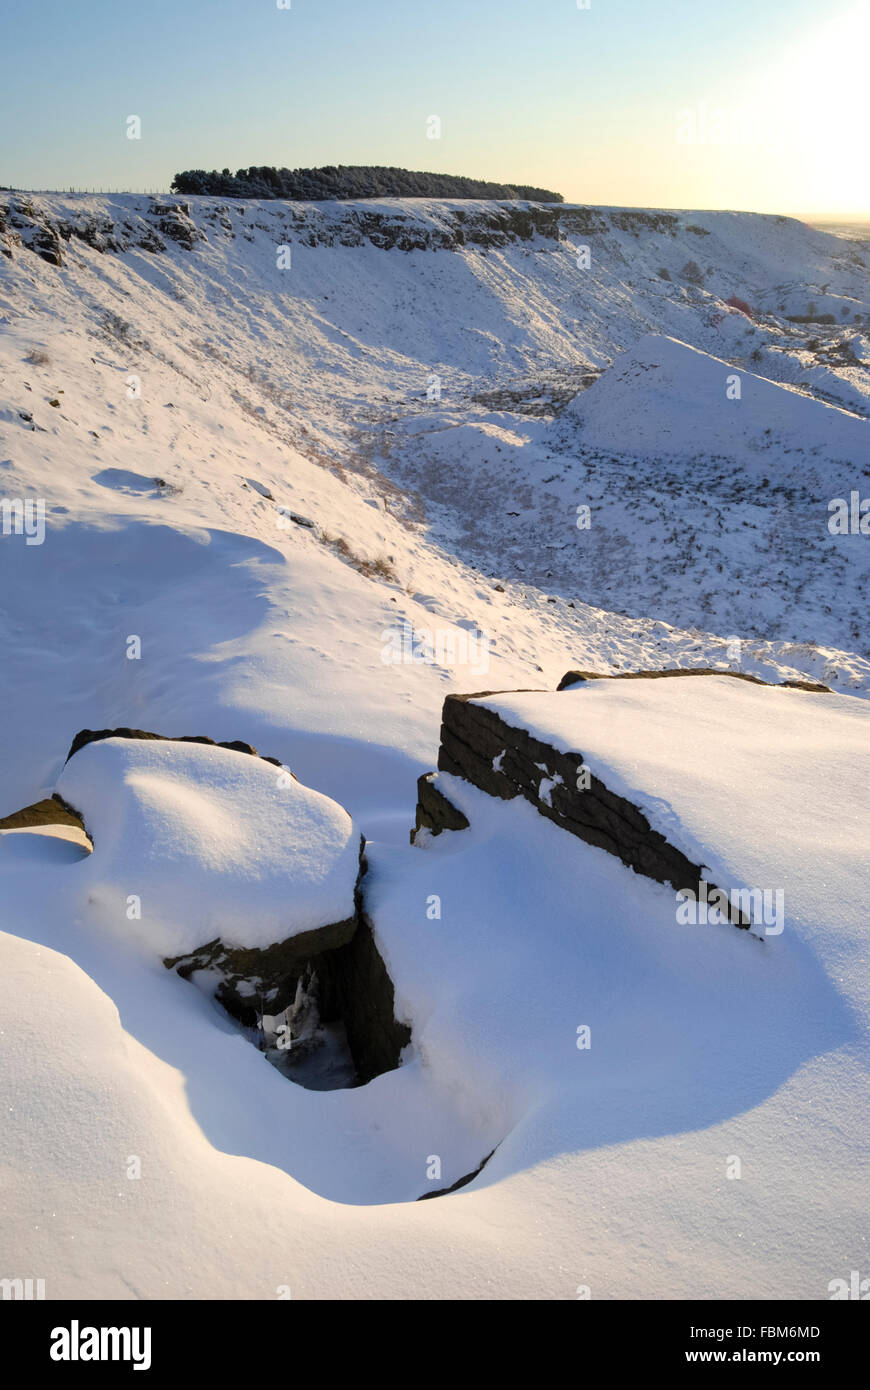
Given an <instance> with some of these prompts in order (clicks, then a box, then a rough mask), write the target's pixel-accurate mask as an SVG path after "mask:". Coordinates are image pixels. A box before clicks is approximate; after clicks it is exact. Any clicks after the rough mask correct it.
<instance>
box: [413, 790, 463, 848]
mask: <svg viewBox="0 0 870 1390" xmlns="http://www.w3.org/2000/svg"><path fill="white" fill-rule="evenodd" d="M434 776H435V773H434V772H424V773H423V776H422V777H418V778H417V824H416V825H415V826H414V829H413V830H412V831H411V844H413V843H414V840H415V838H416V835H417V831H418V830H423V829H426V830H430V831H431V832H432V834H433V835H440V834H441V831H442V830H467V829H468V825H469V822H468V820H467V818H466V817H465V816H464V815H463V814H462V812H461V811H460V810H459V809H458V808H457V807H456V806H454V805H453V802H452V801H448V799H447V797H446V796H445V795H444V793H443V792H442V791H441V789H440V788H439V787H437V786H436V785H435V783H434V782H433V781H432V778H433V777H434Z"/></svg>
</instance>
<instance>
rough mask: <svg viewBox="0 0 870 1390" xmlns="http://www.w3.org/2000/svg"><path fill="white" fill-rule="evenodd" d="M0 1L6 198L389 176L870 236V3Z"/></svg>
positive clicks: (0, 143) (1, 161) (0, 153)
mask: <svg viewBox="0 0 870 1390" xmlns="http://www.w3.org/2000/svg"><path fill="white" fill-rule="evenodd" d="M580 3H582V4H584V5H585V4H587V0H580ZM2 4H3V10H4V12H3V14H2V33H3V50H4V58H5V62H4V77H3V83H2V84H0V132H2V134H0V184H4V185H10V186H13V187H19V188H35V189H67V188H71V187H72V188H88V189H92V188H96V189H98V190H99V189H107V190H108V189H119V190H130V191H138V190H149V191H150V190H152V189H154V190H167V189H168V188H169V184H170V181H171V178H172V175H173V174H174V173H175V172H177V171H179V170H181V169H191V168H205V169H213V168H219V169H220V168H223V167H225V166H228V167H230V168H231V169H232V170H235V169H236V168H238V167H240V166H243V165H249V164H274V165H277V166H279V167H281V166H286V167H288V168H297V167H304V166H316V165H322V164H387V165H399V166H402V167H405V168H410V169H425V170H432V171H436V172H444V173H454V174H464V175H468V176H470V177H473V178H486V179H492V180H497V181H499V182H505V183H523V184H533V185H535V186H538V187H544V188H551V189H554V190H556V191H558V192H560V193H562V194H563V195H564V197H565V198H566V200H567V201H569V202H580V203H595V204H617V205H622V206H631V207H677V208H698V209H702V208H732V209H739V210H749V211H757V212H780V213H786V214H791V215H798V216H801V215H814V216H817V217H824V216H830V217H832V218H841V217H844V218H849V217H852V218H855V219H856V220H868V219H870V176H868V168H870V160H868V158H867V147H868V131H867V121H866V85H867V55H868V53H870V6H868V5H867V4H866V3H861V4H859V5H856V4H855V3H854V0H824V3H822V0H729V3H727V4H724V3H719V2H718V0H665V2H664V3H661V4H658V5H654V4H651V3H649V0H588V8H580V4H578V0H139V3H138V4H126V3H123V0H122V2H121V3H119V0H84V4H81V5H71V4H69V3H68V0H40V3H39V4H38V5H36V4H29V5H26V4H21V2H20V0H2ZM131 116H138V117H139V121H140V123H141V135H140V138H138V139H130V138H128V130H135V126H131V125H130V124H129V122H128V118H129V117H131ZM433 117H437V120H438V123H440V124H437V123H436V122H434V121H433V120H432V118H433ZM433 137H435V138H433Z"/></svg>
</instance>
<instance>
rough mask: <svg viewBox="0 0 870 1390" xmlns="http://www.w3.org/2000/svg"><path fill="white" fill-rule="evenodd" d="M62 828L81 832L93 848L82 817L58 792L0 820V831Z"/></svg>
mask: <svg viewBox="0 0 870 1390" xmlns="http://www.w3.org/2000/svg"><path fill="white" fill-rule="evenodd" d="M61 826H62V827H64V828H65V829H68V830H71V831H80V832H81V835H82V836H84V838H85V840H86V841H87V842H88V844H90V845H91V847H93V841H92V840H91V837H90V835H89V834H88V832H87V829H86V828H85V823H84V821H83V820H82V817H81V816H80V815H79V813H78V811H76V810H75V809H74V808H73V807H72V806H70V805H69V804H68V803H67V802H66V801H64V799H63V797H62V796H58V794H57V792H55V793H54V794H53V795H52V796H49V797H46V798H45V799H44V800H43V801H35V802H34V803H33V805H32V806H25V807H23V809H22V810H20V811H13V813H12V815H10V816H3V817H2V819H0V830H45V829H50V828H55V827H61Z"/></svg>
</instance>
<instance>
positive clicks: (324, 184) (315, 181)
mask: <svg viewBox="0 0 870 1390" xmlns="http://www.w3.org/2000/svg"><path fill="white" fill-rule="evenodd" d="M172 191H173V193H192V194H208V195H209V196H211V197H219V198H290V199H294V200H296V201H299V202H318V201H322V200H325V199H332V198H346V199H356V198H495V199H502V200H506V199H509V200H514V199H525V200H528V201H529V202H534V203H561V202H564V199H563V198H562V195H561V193H551V192H549V190H548V189H546V188H529V187H526V186H525V185H521V184H517V185H516V186H513V185H509V184H503V183H486V182H485V181H484V180H482V179H465V178H460V177H458V176H457V175H454V174H423V173H413V172H412V171H411V170H409V169H387V168H383V167H379V166H375V165H371V166H370V165H347V164H338V165H335V164H330V165H327V166H326V167H325V168H323V169H275V168H272V167H270V166H269V165H266V164H262V165H256V164H252V165H251V167H250V168H249V169H237V170H236V172H235V174H233V173H232V172H231V171H230V170H229V169H221V170H220V171H218V170H217V169H212V170H211V171H210V172H208V171H206V170H205V169H186V170H184V172H182V173H180V174H176V175H175V177H174V179H173V180H172Z"/></svg>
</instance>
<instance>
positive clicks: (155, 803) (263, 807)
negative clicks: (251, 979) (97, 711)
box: [58, 738, 360, 958]
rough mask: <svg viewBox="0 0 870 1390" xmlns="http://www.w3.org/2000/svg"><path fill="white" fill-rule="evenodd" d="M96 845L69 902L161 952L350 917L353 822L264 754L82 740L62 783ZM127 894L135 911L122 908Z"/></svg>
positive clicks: (251, 940) (277, 937)
mask: <svg viewBox="0 0 870 1390" xmlns="http://www.w3.org/2000/svg"><path fill="white" fill-rule="evenodd" d="M58 790H59V791H60V793H61V795H62V796H63V798H64V800H65V801H67V802H69V803H70V805H72V806H74V807H75V809H76V810H77V811H78V812H79V813H80V815H81V816H82V818H83V820H84V822H85V825H86V826H87V829H88V832H89V833H90V835H91V837H92V838H93V841H94V852H93V854H92V855H91V856H90V859H89V861H88V863H87V864H86V865H82V868H81V871H80V873H79V874H78V876H77V882H76V893H75V894H74V895H73V905H74V910H76V908H75V905H76V904H77V905H78V907H77V910H78V911H80V912H85V911H86V910H87V911H88V912H90V913H94V915H95V916H97V917H98V918H99V920H100V921H101V922H102V923H103V924H104V925H105V926H106V928H107V929H109V930H114V931H116V932H121V933H122V934H131V935H132V934H135V935H137V936H139V937H140V938H141V940H142V942H143V944H145V945H146V946H147V947H148V949H149V950H151V951H153V952H156V953H157V954H158V956H159V957H160V958H163V957H165V956H180V955H186V954H187V953H188V952H190V951H193V950H195V949H196V948H197V947H198V946H203V945H205V944H206V943H207V942H209V941H213V940H214V939H215V937H218V936H219V937H220V938H221V940H222V941H223V942H224V944H225V945H227V946H246V947H265V946H270V945H273V944H274V943H275V942H278V941H285V940H287V939H288V938H289V937H292V936H297V935H298V934H299V933H300V932H304V931H313V930H315V929H316V928H318V927H325V926H329V925H330V924H332V923H335V922H343V921H346V920H347V918H349V917H352V916H353V915H354V888H355V885H356V880H357V875H358V872H359V843H360V835H359V831H358V830H357V829H356V828H355V827H354V824H353V822H352V820H351V818H350V816H349V815H348V814H347V812H346V811H344V810H343V809H342V807H340V806H338V805H336V803H335V802H334V801H330V799H329V798H328V797H325V796H323V795H321V793H319V792H315V791H312V790H311V789H310V788H309V787H305V786H303V785H302V783H301V782H298V781H296V780H294V779H293V778H292V777H290V776H289V775H288V773H287V772H282V771H281V769H279V768H276V767H274V766H273V765H272V764H271V763H267V762H264V761H263V760H262V759H261V758H255V757H251V756H250V755H249V754H246V753H238V752H235V751H234V750H232V749H226V748H215V747H209V746H208V745H206V744H195V743H194V744H191V743H178V742H172V741H167V742H161V741H157V740H147V741H144V740H138V739H123V738H110V739H103V740H100V741H99V742H96V743H89V744H87V745H86V746H85V747H84V748H82V749H80V750H79V752H77V753H76V754H75V755H74V756H73V757H72V758H71V759H70V761H69V762H68V763H67V765H66V767H65V768H64V771H63V773H62V775H61V777H60V779H59V782H58ZM130 895H135V896H136V897H137V898H138V899H139V900H140V904H141V914H136V915H134V916H132V920H131V914H130V912H128V911H127V908H128V903H129V900H130Z"/></svg>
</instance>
